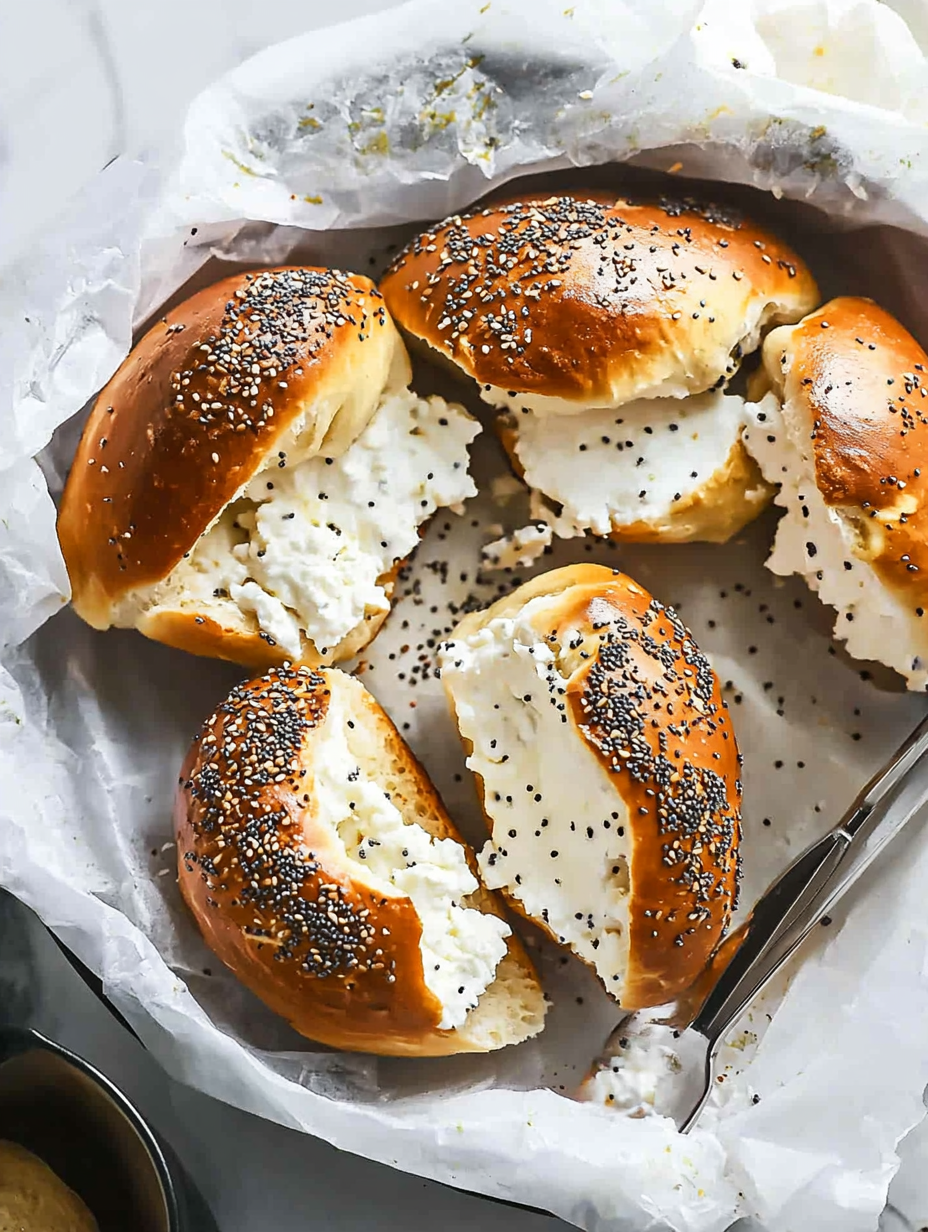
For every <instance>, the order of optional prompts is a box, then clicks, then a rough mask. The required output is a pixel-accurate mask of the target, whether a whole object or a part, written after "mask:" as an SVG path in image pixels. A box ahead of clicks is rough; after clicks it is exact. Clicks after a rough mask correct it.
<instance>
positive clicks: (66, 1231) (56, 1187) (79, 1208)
mask: <svg viewBox="0 0 928 1232" xmlns="http://www.w3.org/2000/svg"><path fill="white" fill-rule="evenodd" d="M0 1232H97V1221H96V1220H95V1219H94V1217H93V1215H91V1213H90V1211H89V1210H88V1209H87V1207H86V1206H85V1205H84V1203H83V1202H82V1201H81V1199H80V1198H79V1197H78V1196H77V1194H76V1193H75V1192H74V1190H73V1189H71V1188H69V1187H68V1186H67V1185H66V1184H65V1183H64V1181H63V1180H61V1178H60V1177H58V1176H57V1175H56V1174H55V1173H54V1172H53V1171H52V1170H51V1168H49V1167H48V1165H47V1164H46V1163H45V1162H44V1161H43V1160H41V1159H39V1157H38V1156H37V1155H33V1154H32V1152H31V1151H27V1150H26V1148H25V1147H23V1146H19V1145H18V1143H15V1142H5V1141H0Z"/></svg>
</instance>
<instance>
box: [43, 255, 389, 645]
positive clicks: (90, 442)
mask: <svg viewBox="0 0 928 1232" xmlns="http://www.w3.org/2000/svg"><path fill="white" fill-rule="evenodd" d="M398 345H400V344H399V341H398V338H397V335H396V330H395V327H394V326H393V324H392V322H391V321H390V319H389V317H388V316H387V314H386V311H385V309H384V306H383V300H382V298H381V296H380V293H379V292H378V291H377V289H376V288H375V287H374V285H373V283H371V282H370V280H369V279H367V278H364V277H363V276H361V275H358V274H344V273H341V272H340V271H337V270H323V269H314V268H302V267H297V266H293V267H281V268H279V269H271V270H264V271H259V272H255V273H243V274H235V275H233V276H232V277H230V278H226V279H224V280H223V281H222V282H218V283H216V284H215V285H213V286H211V287H207V288H205V289H204V290H202V291H200V292H198V293H197V294H196V295H194V296H192V297H191V298H190V299H188V300H186V301H185V302H184V303H182V304H180V305H178V307H176V308H174V309H173V310H172V311H171V312H169V313H168V314H167V315H166V316H165V317H163V318H162V319H161V320H160V321H159V322H158V323H157V325H154V326H153V327H152V328H151V329H150V330H149V331H148V332H147V333H146V334H145V335H144V336H143V337H142V338H141V339H140V341H139V342H138V343H137V344H136V346H135V347H134V348H133V349H132V351H131V352H130V354H129V355H128V357H127V358H126V359H125V360H124V362H123V363H122V365H121V366H120V367H119V369H118V370H117V372H116V374H115V375H114V376H113V378H112V379H111V381H110V382H109V384H108V385H107V386H106V387H105V388H104V390H103V392H102V393H101V394H100V396H99V397H98V398H97V401H96V403H95V405H94V408H93V410H92V411H91V414H90V418H89V419H88V421H87V425H86V427H85V429H84V434H83V437H82V438H81V443H80V445H79V446H78V450H77V453H76V455H75V458H74V462H73V464H72V467H71V473H70V475H69V476H68V482H67V485H66V487H65V491H64V495H63V498H62V502H61V510H60V513H59V518H58V536H59V539H60V541H61V547H62V551H63V553H64V558H65V562H66V564H67V567H68V573H69V576H70V578H71V585H72V589H73V602H74V606H75V608H76V610H77V611H78V613H79V614H80V615H81V616H82V617H83V618H84V619H85V620H87V621H88V622H89V623H90V624H92V625H94V626H95V627H97V628H106V627H108V626H109V624H110V623H111V619H112V609H113V607H114V605H115V604H116V603H117V602H118V601H119V600H120V599H121V598H122V597H123V596H125V595H127V594H129V593H130V592H134V591H137V590H139V589H141V588H144V587H146V586H150V585H152V584H153V583H157V582H159V581H161V580H162V579H163V578H165V577H166V576H167V575H168V574H169V573H170V571H171V570H172V569H173V568H174V566H175V565H176V564H177V563H178V561H180V560H181V558H182V557H183V555H184V553H185V552H188V551H189V550H190V549H191V548H192V547H193V545H194V543H196V541H197V539H199V537H200V535H201V534H202V533H203V532H204V531H205V530H206V529H207V527H208V526H209V525H210V524H211V523H212V522H213V520H214V519H215V518H216V516H217V515H218V514H219V513H220V512H221V510H222V509H223V508H224V507H225V506H226V505H227V504H228V503H229V501H231V500H232V498H233V497H234V496H235V495H236V493H237V492H238V491H239V490H240V489H241V487H242V486H243V485H244V484H245V483H246V482H247V481H248V480H249V479H250V478H251V477H252V476H253V475H254V474H255V472H256V471H257V470H258V469H259V468H260V467H261V465H262V464H263V462H264V461H265V459H266V457H267V454H268V453H269V451H271V450H272V449H273V448H274V447H275V443H277V442H279V441H280V440H281V438H282V437H283V436H284V435H285V433H286V432H287V430H288V429H290V428H292V427H293V425H294V423H295V421H297V420H298V419H299V418H300V416H302V415H303V414H304V413H305V412H309V413H310V419H309V421H308V425H307V428H306V432H307V434H309V436H310V439H311V440H312V442H313V445H314V447H315V448H314V449H311V450H309V451H308V452H309V453H312V452H317V453H318V452H320V451H321V448H322V445H323V442H325V444H326V448H327V450H329V451H331V452H332V453H333V454H335V453H340V452H342V451H343V449H345V448H347V447H348V445H350V444H351V442H352V440H353V439H354V438H355V437H356V436H357V435H358V434H359V433H360V431H361V430H363V428H364V427H365V425H366V423H367V420H368V419H369V418H370V416H371V415H372V414H373V412H374V410H375V409H376V405H377V399H378V397H379V395H380V393H381V390H382V388H383V386H384V384H385V383H386V382H385V374H386V372H387V371H388V370H389V367H390V364H391V362H392V360H393V358H394V356H395V352H396V349H397V346H398ZM359 373H360V374H362V375H360V376H358V375H357V374H359ZM381 376H383V377H384V379H382V380H381V379H380V377H381ZM378 381H379V384H378ZM326 387H329V388H331V387H340V388H341V389H344V390H347V391H349V399H348V406H347V409H346V406H345V405H344V403H343V404H341V405H339V404H337V402H336V401H335V400H333V399H329V400H328V402H326V401H325V400H324V399H323V402H322V406H321V407H317V406H314V401H315V400H316V399H317V397H318V395H319V392H320V389H323V390H324V389H325V388H326ZM368 403H369V405H368ZM336 412H339V414H338V415H337V416H336V421H335V422H334V423H333V422H332V416H333V414H334V413H336ZM313 416H315V417H316V419H315V422H314V421H313ZM330 429H331V432H332V438H333V439H327V434H328V433H329V431H330ZM307 456H308V455H307Z"/></svg>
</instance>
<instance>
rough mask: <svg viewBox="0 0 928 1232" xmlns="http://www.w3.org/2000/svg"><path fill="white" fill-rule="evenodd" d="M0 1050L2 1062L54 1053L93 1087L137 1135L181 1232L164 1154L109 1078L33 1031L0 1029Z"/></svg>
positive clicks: (173, 1226) (173, 1225) (173, 1227)
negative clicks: (40, 1052) (38, 1052)
mask: <svg viewBox="0 0 928 1232" xmlns="http://www.w3.org/2000/svg"><path fill="white" fill-rule="evenodd" d="M0 1048H2V1049H3V1050H4V1052H6V1054H7V1055H6V1058H5V1059H7V1060H11V1059H12V1058H13V1057H15V1056H19V1055H22V1054H24V1053H27V1052H30V1051H32V1050H33V1049H40V1050H43V1051H45V1052H51V1053H54V1054H55V1055H56V1056H59V1057H60V1058H61V1059H62V1060H63V1061H65V1062H66V1063H67V1064H68V1065H71V1066H73V1067H74V1068H75V1069H76V1070H78V1071H79V1072H81V1073H82V1074H84V1076H85V1077H87V1078H89V1079H90V1080H91V1082H92V1083H93V1084H94V1086H96V1087H97V1088H98V1089H99V1090H100V1091H101V1092H102V1093H103V1095H105V1096H106V1097H107V1098H108V1099H109V1100H110V1101H111V1102H112V1103H113V1104H115V1105H116V1108H117V1109H118V1111H119V1112H120V1113H121V1114H122V1116H123V1117H125V1119H126V1120H127V1121H128V1122H129V1124H130V1125H131V1126H132V1128H133V1129H134V1130H135V1132H136V1133H137V1134H138V1136H139V1138H140V1140H141V1142H142V1146H143V1147H144V1149H145V1152H146V1154H147V1156H148V1160H149V1163H150V1164H151V1166H152V1168H153V1170H154V1172H155V1175H156V1177H157V1179H158V1183H159V1186H160V1189H161V1195H162V1198H163V1199H164V1209H165V1212H166V1214H167V1228H168V1232H181V1225H180V1213H179V1209H178V1202H177V1191H176V1188H175V1185H174V1178H173V1177H172V1175H171V1170H170V1168H169V1166H168V1162H167V1159H166V1157H165V1154H164V1151H163V1150H162V1148H161V1144H160V1142H159V1141H158V1138H157V1136H156V1134H155V1132H154V1130H153V1129H152V1128H151V1126H150V1125H149V1124H148V1122H147V1121H146V1120H145V1118H144V1117H143V1116H142V1114H141V1113H140V1112H139V1110H138V1109H137V1108H136V1107H135V1105H134V1104H133V1103H132V1101H131V1100H130V1099H129V1097H128V1096H127V1095H126V1094H125V1093H124V1092H123V1091H121V1090H120V1088H119V1087H117V1086H116V1084H115V1083H114V1082H113V1081H112V1080H111V1079H110V1078H107V1076H106V1074H104V1073H101V1071H100V1070H98V1069H97V1068H96V1067H95V1066H94V1065H91V1063H90V1062H89V1061H86V1060H85V1059H84V1058H83V1057H82V1056H79V1055H78V1054H77V1053H76V1052H72V1051H71V1049H70V1048H66V1047H65V1046H64V1044H59V1043H58V1041H57V1040H53V1039H50V1038H49V1037H48V1036H47V1035H44V1034H43V1033H42V1032H41V1031H39V1030H37V1029H36V1028H35V1027H21V1026H12V1025H11V1026H2V1027H0Z"/></svg>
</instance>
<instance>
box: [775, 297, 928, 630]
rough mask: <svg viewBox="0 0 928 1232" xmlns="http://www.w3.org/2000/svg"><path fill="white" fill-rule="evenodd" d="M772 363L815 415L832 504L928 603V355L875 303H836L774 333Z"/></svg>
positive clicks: (863, 543) (818, 453)
mask: <svg viewBox="0 0 928 1232" xmlns="http://www.w3.org/2000/svg"><path fill="white" fill-rule="evenodd" d="M764 367H765V369H766V372H767V375H768V378H769V380H770V383H771V384H772V385H773V387H774V388H775V389H776V390H777V392H778V393H779V394H780V396H781V398H782V400H783V401H784V402H787V401H788V402H789V403H790V404H791V406H792V407H794V408H799V409H800V411H801V413H802V414H803V415H804V416H806V417H807V418H808V424H809V431H810V435H811V439H812V441H813V448H814V451H815V477H816V482H817V484H818V488H819V491H820V492H821V494H822V496H823V498H824V500H825V503H826V504H827V505H831V506H832V507H833V508H837V509H840V510H841V512H842V514H843V515H844V516H845V517H847V518H848V519H850V520H851V521H853V523H854V525H855V527H856V529H857V531H858V536H859V549H860V550H859V553H858V554H859V555H860V556H861V558H862V559H864V560H867V561H869V562H870V564H871V565H872V566H873V568H874V569H875V570H876V571H877V573H879V574H880V576H881V577H882V579H883V581H884V582H886V584H887V585H888V586H890V587H892V588H893V589H895V590H896V591H897V592H898V593H899V594H900V596H901V597H902V598H903V599H904V600H905V601H906V602H908V603H914V604H916V605H924V604H925V603H928V355H926V354H925V352H924V351H923V350H922V348H921V346H919V344H918V343H917V342H916V341H915V339H914V338H913V337H912V335H911V334H910V333H909V332H908V331H907V330H906V329H904V328H903V327H902V325H900V324H899V322H898V321H897V320H896V319H895V317H892V316H890V314H889V313H888V312H886V311H884V309H882V308H880V307H879V306H878V305H877V304H875V303H873V301H872V300H869V299H858V298H855V297H851V296H844V297H841V298H839V299H833V300H831V301H830V302H829V303H827V304H825V305H824V306H823V307H821V308H819V309H818V311H817V312H813V313H811V314H810V315H809V316H807V317H806V318H805V319H804V320H803V321H801V322H800V323H799V324H798V325H795V326H792V327H790V328H786V327H784V328H782V329H778V330H775V331H774V332H773V333H772V334H770V335H769V337H768V339H767V341H766V343H765V345H764Z"/></svg>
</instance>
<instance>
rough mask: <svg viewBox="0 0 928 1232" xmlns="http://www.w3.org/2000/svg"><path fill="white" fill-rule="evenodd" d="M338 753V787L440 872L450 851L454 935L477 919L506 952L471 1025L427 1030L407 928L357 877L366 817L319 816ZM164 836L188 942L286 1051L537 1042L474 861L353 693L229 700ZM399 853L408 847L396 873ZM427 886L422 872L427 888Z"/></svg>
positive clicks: (391, 897) (308, 679)
mask: <svg viewBox="0 0 928 1232" xmlns="http://www.w3.org/2000/svg"><path fill="white" fill-rule="evenodd" d="M333 726H334V727H335V728H336V729H337V730H332V729H333ZM333 741H334V742H336V744H335V745H333V743H332V742H333ZM336 746H337V747H336ZM342 750H347V751H348V752H350V757H351V759H352V765H353V767H354V768H353V769H352V771H351V772H350V773H349V775H348V776H347V777H348V781H349V782H350V783H351V786H352V791H356V792H357V793H358V794H357V799H358V801H361V800H362V795H361V793H363V791H364V790H365V785H366V784H367V785H370V784H374V785H377V786H378V788H379V789H382V791H380V790H378V792H377V794H378V795H379V796H382V797H383V799H386V800H389V802H390V805H391V806H392V807H393V808H395V809H396V810H398V811H399V814H401V818H402V822H403V823H404V833H405V831H407V830H408V832H409V837H410V840H416V844H417V850H421V849H422V846H423V842H424V836H423V834H422V831H425V832H426V834H427V835H428V836H431V838H432V839H433V840H435V842H433V843H432V844H431V845H430V849H433V850H435V851H437V850H438V849H439V847H441V848H442V849H443V850H444V852H445V857H446V860H445V862H446V863H447V862H448V861H447V855H448V849H449V847H450V848H451V854H453V855H454V856H455V857H456V859H457V864H458V866H459V875H460V871H461V870H463V873H464V876H465V878H466V880H467V881H468V882H469V883H470V889H469V891H468V892H467V895H466V898H464V899H463V900H462V901H461V903H459V904H458V907H460V908H463V909H464V910H463V912H457V913H456V914H455V919H456V920H457V926H458V927H459V929H462V930H463V929H464V927H465V925H466V924H467V919H469V918H470V917H471V916H476V917H478V923H481V928H482V931H483V932H484V933H486V932H487V931H488V930H489V931H490V932H492V933H493V934H495V936H498V937H504V938H505V941H504V943H503V944H501V945H500V947H499V952H500V953H501V955H502V957H501V960H497V961H498V966H496V969H495V974H493V973H492V972H491V974H490V977H489V980H488V981H487V983H488V986H487V987H486V990H485V991H483V992H482V993H481V994H480V996H479V999H478V1000H477V1004H476V1008H469V1009H468V1010H467V1013H466V1017H464V1019H463V1022H461V1023H460V1025H458V1026H457V1027H455V1028H454V1029H443V1028H442V1027H440V1026H439V1024H440V1023H441V1022H442V1019H443V1005H442V1001H441V999H440V998H439V996H438V995H436V994H435V992H433V991H432V988H431V987H430V986H429V983H428V982H427V980H428V978H430V977H431V974H432V973H431V972H429V973H426V972H425V971H424V967H423V962H424V958H423V952H424V951H423V944H422V943H423V939H424V934H425V931H426V924H425V923H424V918H423V916H421V915H420V913H419V912H418V911H417V909H416V906H415V905H414V903H413V901H412V899H411V898H410V897H409V896H407V895H406V894H404V893H403V892H402V891H401V890H399V889H397V888H396V887H395V886H392V885H390V884H387V883H385V881H384V878H383V876H382V875H378V874H377V873H376V872H375V871H373V870H372V869H370V868H369V867H368V866H369V864H372V863H373V862H374V857H375V855H379V852H377V850H376V849H377V848H378V847H379V841H378V840H377V839H376V837H375V836H374V835H373V834H372V833H367V834H365V833H364V827H365V822H364V819H363V817H362V816H360V815H359V814H360V813H363V809H364V807H365V806H364V805H363V804H361V803H359V804H358V805H357V806H355V802H354V801H350V802H349V803H348V805H347V806H346V808H345V810H344V816H341V815H338V816H335V817H333V816H331V815H326V807H327V806H326V803H325V798H324V797H325V791H326V787H325V783H326V778H327V775H328V776H329V777H331V765H332V761H333V757H334V758H335V760H337V756H336V754H337V755H338V756H340V755H341V751H342ZM356 808H357V810H358V811H359V812H358V813H356V812H355V809H356ZM175 820H176V829H177V845H178V868H179V880H180V887H181V891H182V893H183V895H184V898H185V900H186V902H187V904H188V906H189V907H190V909H191V911H192V912H193V914H194V917H195V918H196V921H197V923H198V925H199V927H200V929H201V931H202V933H203V936H204V938H205V939H206V941H207V943H208V944H209V945H210V946H211V948H212V949H213V950H214V951H215V953H216V954H217V955H218V956H219V958H220V959H221V960H222V961H223V962H224V963H225V964H226V965H227V966H228V967H229V968H230V969H231V970H232V971H233V972H234V973H235V974H236V975H237V976H238V978H239V979H241V980H242V982H243V983H244V984H246V985H247V986H248V987H249V988H250V989H251V990H252V991H253V992H254V993H256V994H257V996H259V997H260V998H261V999H262V1000H263V1001H264V1002H265V1003H266V1004H267V1005H268V1006H269V1007H270V1008H271V1009H272V1010H274V1011H275V1012H276V1013H278V1014H281V1015H282V1016H283V1017H284V1018H286V1019H287V1020H288V1021H289V1022H290V1023H291V1024H292V1025H293V1027H294V1028H295V1029H296V1030H297V1031H299V1032H301V1033H302V1034H303V1035H306V1036H308V1037H309V1038H310V1039H313V1040H318V1041H319V1042H321V1043H324V1044H330V1045H332V1046H334V1047H338V1048H346V1049H353V1050H358V1051H366V1052H374V1053H381V1054H387V1055H391V1054H392V1055H404V1056H443V1055H449V1054H452V1053H459V1052H486V1051H491V1050H493V1049H496V1048H502V1047H504V1046H506V1045H507V1044H513V1043H518V1042H520V1041H522V1040H524V1039H526V1038H528V1037H529V1036H532V1035H534V1034H536V1033H537V1032H538V1031H540V1030H541V1028H542V1025H543V1021H544V1014H545V1002H544V997H543V994H542V992H541V990H540V988H539V985H538V982H537V979H536V977H535V973H534V970H533V968H532V965H531V963H530V961H529V959H528V957H527V956H526V953H525V950H524V948H523V947H522V945H521V943H520V942H519V940H518V938H517V937H515V935H514V934H512V932H511V930H510V929H509V927H508V925H506V924H505V922H504V916H503V913H502V911H501V909H500V907H499V906H498V905H497V901H496V898H495V896H494V895H492V894H490V893H489V892H488V891H487V890H485V889H484V888H483V887H482V886H481V885H480V883H479V878H478V877H477V874H476V862H475V859H474V854H473V852H472V851H471V849H470V848H469V847H467V845H466V844H465V843H464V841H463V839H462V838H461V836H460V834H459V833H458V832H457V830H456V829H455V827H454V825H453V823H452V822H451V820H450V818H449V817H448V814H447V812H446V811H445V809H444V806H443V805H442V803H441V800H440V799H439V797H438V795H437V794H436V792H435V789H434V787H433V786H432V784H431V782H430V781H429V779H428V777H427V776H426V774H425V772H424V770H423V769H422V767H421V766H420V765H419V763H418V762H417V761H416V760H415V758H414V757H413V755H412V753H411V752H410V750H409V748H408V747H407V745H406V744H405V742H404V741H403V739H402V737H401V736H400V735H399V733H398V732H397V730H396V728H395V727H394V726H393V724H392V723H391V722H390V720H389V718H388V717H387V716H386V714H385V713H384V711H383V710H382V709H381V708H380V706H379V705H378V704H377V702H376V701H375V700H374V698H373V697H371V695H370V694H369V693H368V692H367V691H366V690H365V689H364V687H363V686H362V685H361V684H360V682H359V681H357V680H355V679H354V678H353V677H350V676H347V675H345V674H343V673H341V672H338V671H335V670H326V671H321V672H311V671H309V670H308V669H307V668H301V669H299V670H296V671H294V670H290V669H273V670H271V671H270V672H269V673H268V674H267V675H265V676H264V677H262V678H260V679H258V680H254V681H251V682H249V683H246V684H244V685H241V686H240V687H238V688H237V689H235V690H233V692H232V694H231V695H230V696H229V698H228V699H227V700H226V701H225V702H224V703H223V704H222V705H221V706H220V707H219V708H218V709H217V711H216V713H215V714H214V715H213V716H212V717H211V718H210V719H209V720H208V721H207V723H206V725H205V726H204V729H203V732H202V734H201V736H200V737H199V738H198V739H197V741H196V742H195V743H194V745H193V748H192V749H191V751H190V754H189V756H188V758H187V761H186V763H185V766H184V769H183V771H182V774H181V778H180V782H179V790H178V794H177V802H176V810H175ZM335 823H337V824H335ZM359 830H360V833H358V831H359ZM359 838H360V839H361V842H360V846H359V845H358V839H359ZM372 838H373V839H374V842H373V843H372V842H371V839H372ZM412 848H413V843H412V841H410V845H409V849H408V852H407V851H405V850H404V852H403V853H402V854H403V856H406V855H407V854H408V855H413V854H414V852H413V849H412ZM365 856H366V857H367V859H365V858H364V857H365ZM436 860H437V856H436ZM453 862H454V861H452V863H453ZM399 864H400V865H401V866H402V867H401V868H399V869H398V870H397V873H398V877H399V876H405V875H407V869H406V865H407V860H406V859H400V860H399ZM468 869H469V870H470V871H469V872H468ZM434 871H435V870H432V869H428V870H426V883H428V878H429V877H430V876H432V873H433V872H434ZM439 871H440V870H439ZM436 894H437V891H436ZM419 901H420V906H421V900H419ZM481 913H482V914H481ZM465 917H467V918H465ZM486 917H491V919H492V927H491V921H490V920H487V919H486ZM471 923H473V921H471ZM432 941H433V944H436V945H438V946H439V947H440V946H441V944H442V938H440V937H439V938H438V939H437V941H436V939H435V938H434V937H433V938H432ZM449 944H451V943H450V942H449ZM454 944H457V942H455V943H454ZM460 945H461V947H462V950H463V948H464V947H465V946H466V937H465V936H464V935H463V932H462V937H461V939H460ZM451 948H452V949H453V948H454V946H453V945H452V946H451ZM462 957H463V960H464V961H465V962H466V961H467V960H468V958H469V957H470V956H469V955H468V954H467V953H466V952H465V953H463V955H462ZM433 986H434V980H433ZM458 991H460V990H458Z"/></svg>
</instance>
